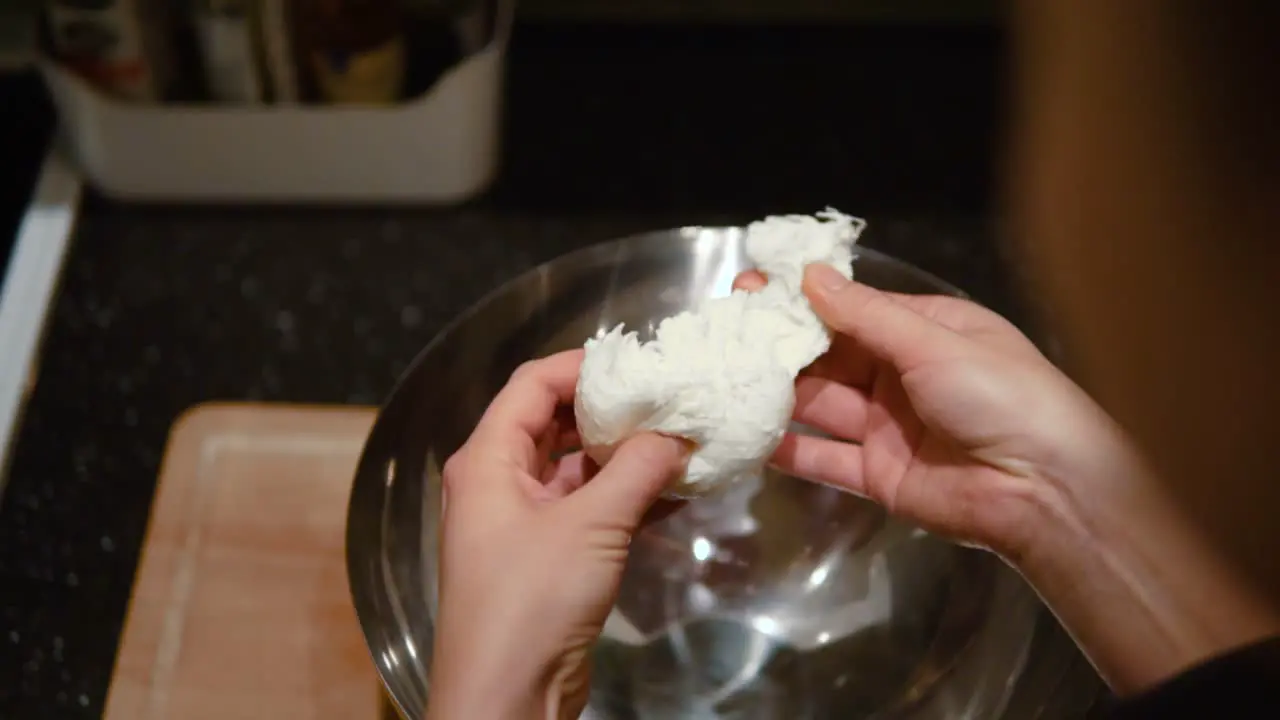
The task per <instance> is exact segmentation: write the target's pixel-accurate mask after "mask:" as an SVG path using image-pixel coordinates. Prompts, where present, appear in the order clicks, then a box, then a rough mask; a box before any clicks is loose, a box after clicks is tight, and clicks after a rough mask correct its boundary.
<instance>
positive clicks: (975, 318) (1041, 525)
mask: <svg viewBox="0 0 1280 720" xmlns="http://www.w3.org/2000/svg"><path fill="white" fill-rule="evenodd" d="M763 282H764V279H763V278H761V277H760V276H759V275H755V274H753V273H747V274H744V275H742V276H740V277H739V278H738V282H737V283H736V285H737V286H738V287H742V288H746V289H753V288H755V287H758V286H760V285H761V284H763ZM804 289H805V294H806V295H807V296H808V298H809V302H810V304H811V305H812V307H813V309H814V311H815V312H816V313H817V314H818V315H819V317H821V318H822V319H823V321H824V322H825V323H826V324H827V325H828V326H829V327H830V328H831V329H832V330H833V331H834V332H835V334H836V335H835V338H834V340H833V344H832V347H831V349H830V350H829V351H828V352H827V354H826V355H824V356H823V357H821V358H819V359H818V361H817V362H815V363H814V364H813V365H811V366H810V367H809V368H807V369H806V371H805V372H804V373H802V376H801V377H800V379H799V380H798V381H797V383H796V410H795V415H794V417H795V419H796V420H797V421H798V422H800V423H803V424H805V425H808V426H811V427H813V428H815V429H818V430H821V431H824V432H826V433H828V434H830V435H831V436H833V437H835V438H837V439H835V440H833V439H827V438H821V437H814V436H809V435H797V434H788V435H787V437H786V438H785V439H784V440H783V442H782V444H781V445H780V446H779V447H778V449H777V451H776V452H775V454H774V457H773V462H774V464H775V465H777V466H778V467H779V468H780V469H782V470H783V471H786V472H789V473H791V474H793V475H796V476H799V477H803V478H807V479H810V480H815V481H818V482H822V483H824V484H829V485H833V486H837V487H840V488H844V489H846V490H849V491H851V492H854V493H857V494H860V495H864V496H866V497H869V498H870V499H872V500H874V501H876V502H878V503H880V504H881V505H883V506H884V507H885V508H886V509H888V510H889V511H890V512H892V513H894V514H896V515H898V516H899V517H902V518H904V519H907V520H909V521H913V522H915V523H917V524H918V525H920V526H922V527H924V528H926V529H928V530H931V531H933V532H936V533H938V534H941V535H944V536H947V537H950V538H952V539H955V540H958V541H961V542H967V543H972V544H977V545H981V546H985V547H987V548H990V549H992V550H994V551H996V552H997V553H999V554H1001V555H1002V556H1004V557H1005V558H1006V559H1007V560H1009V561H1010V562H1011V564H1013V565H1014V566H1015V567H1016V568H1017V569H1018V570H1019V571H1021V572H1022V574H1023V575H1024V576H1025V577H1026V578H1027V579H1028V580H1029V581H1030V582H1031V584H1032V585H1034V586H1035V587H1036V589H1037V590H1038V591H1039V592H1040V594H1041V596H1042V597H1043V598H1044V599H1045V600H1046V602H1048V604H1049V605H1050V606H1051V607H1052V608H1053V610H1054V612H1055V613H1056V615H1057V616H1058V618H1059V620H1061V621H1062V622H1063V623H1064V625H1066V627H1067V629H1068V630H1069V632H1070V633H1071V635H1072V637H1073V638H1074V639H1075V640H1076V641H1077V642H1078V643H1080V645H1081V647H1082V649H1083V650H1084V651H1085V653H1086V654H1087V655H1088V656H1089V658H1090V660H1092V661H1093V663H1094V665H1095V667H1097V669H1098V671H1099V672H1100V673H1101V674H1102V676H1103V677H1104V678H1105V679H1106V680H1107V681H1108V683H1109V684H1110V685H1111V687H1112V688H1113V689H1114V690H1116V691H1118V692H1120V693H1126V692H1133V691H1137V690H1141V689H1144V688H1147V687H1150V686H1151V685H1153V684H1155V683H1158V682H1161V681H1163V680H1165V679H1167V678H1169V677H1172V676H1173V675H1174V674H1176V673H1177V672H1179V671H1181V670H1182V669H1184V668H1186V667H1188V666H1189V665H1191V664H1193V663H1195V662H1197V661H1200V660H1202V659H1204V658H1206V657H1210V656H1213V655H1214V654H1218V653H1221V652H1223V651H1224V650H1226V649H1229V648H1232V647H1237V646H1239V645H1241V644H1243V643H1246V642H1249V641H1251V640H1255V639H1257V638H1259V637H1265V636H1266V635H1268V634H1270V633H1273V632H1275V629H1276V627H1277V626H1278V624H1280V623H1278V621H1277V619H1276V616H1275V613H1273V612H1271V611H1270V609H1269V608H1267V607H1265V605H1263V604H1261V603H1259V602H1258V601H1257V598H1256V596H1255V595H1254V593H1253V592H1252V590H1251V589H1250V588H1248V587H1246V586H1245V585H1243V584H1242V583H1241V582H1240V581H1239V579H1238V578H1237V577H1235V576H1234V575H1233V573H1232V572H1231V569H1230V568H1229V567H1228V566H1227V565H1226V563H1224V562H1222V561H1221V559H1220V558H1218V557H1216V556H1215V555H1214V553H1213V552H1211V551H1210V550H1209V549H1208V548H1207V547H1206V546H1205V545H1204V544H1203V542H1202V541H1201V539H1200V538H1199V536H1198V534H1197V533H1195V532H1194V531H1193V530H1192V529H1191V528H1190V526H1189V525H1188V524H1187V523H1186V521H1185V520H1184V519H1183V518H1182V517H1180V515H1179V514H1178V513H1177V512H1176V510H1175V509H1174V508H1172V507H1171V506H1170V504H1169V502H1168V498H1167V497H1165V495H1164V494H1163V493H1162V492H1160V490H1159V485H1158V483H1157V482H1155V481H1154V480H1155V479H1154V477H1153V475H1152V474H1151V471H1150V469H1149V468H1148V467H1147V464H1146V462H1145V461H1144V459H1143V458H1142V457H1141V456H1140V455H1139V453H1138V452H1137V451H1136V449H1135V448H1134V446H1133V444H1132V443H1131V442H1130V440H1129V439H1128V437H1127V435H1126V433H1125V432H1123V431H1122V430H1121V428H1120V427H1119V426H1118V425H1117V424H1116V423H1115V422H1114V421H1113V420H1112V419H1111V418H1110V417H1109V416H1108V415H1107V414H1106V412H1104V411H1103V410H1102V408H1101V407H1100V406H1098V405H1097V404H1096V403H1095V402H1094V401H1093V400H1092V399H1091V398H1090V397H1089V396H1088V395H1087V394H1085V392H1084V391H1083V390H1081V389H1080V388H1079V387H1077V386H1076V385H1075V384H1074V383H1072V382H1071V381H1070V380H1069V379H1068V378H1067V377H1066V376H1065V375H1064V374H1063V373H1061V372H1060V371H1058V370H1057V369H1056V368H1055V367H1054V366H1053V364H1052V363H1050V362H1049V361H1048V359H1046V358H1045V357H1044V356H1043V355H1041V354H1040V352H1039V351H1038V350H1037V349H1036V348H1035V346H1034V345H1033V344H1032V343H1031V342H1030V341H1029V340H1028V339H1027V338H1026V337H1025V336H1023V335H1022V333H1020V332H1019V331H1018V330H1017V329H1016V328H1015V327H1014V326H1013V325H1012V324H1011V323H1009V322H1008V321H1006V320H1004V319H1003V318H1001V317H1000V316H998V315H996V314H995V313H993V312H991V311H989V310H986V309H984V308H982V307H980V306H978V305H976V304H974V303H971V302H968V301H965V300H961V299H957V298H952V297H937V296H917V295H899V294H893V293H885V292H880V291H878V290H875V289H872V288H870V287H867V286H866V285H863V284H861V283H856V282H850V281H848V280H846V279H844V278H843V277H841V276H840V275H839V274H838V273H836V272H834V271H832V270H830V269H829V268H826V267H822V266H811V267H810V268H808V270H807V271H806V273H805V281H804ZM849 441H852V442H849Z"/></svg>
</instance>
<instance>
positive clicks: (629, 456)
mask: <svg viewBox="0 0 1280 720" xmlns="http://www.w3.org/2000/svg"><path fill="white" fill-rule="evenodd" d="M688 458H689V443H688V441H686V440H682V439H680V438H673V437H668V436H666V435H658V434H656V433H642V434H640V435H637V436H635V437H632V438H630V439H628V440H626V441H624V442H623V443H622V444H621V445H620V446H618V448H617V450H615V451H614V453H613V456H612V457H610V458H609V462H608V463H606V464H605V466H604V467H603V468H602V469H601V470H600V472H598V473H596V476H595V477H593V478H591V481H590V482H588V483H587V484H586V485H584V486H582V487H581V488H580V489H579V490H578V491H577V492H575V493H573V494H572V495H571V496H569V498H568V499H569V500H570V501H572V502H577V503H579V504H582V505H584V506H586V508H587V509H586V512H588V513H589V514H590V515H591V516H592V517H598V518H601V519H608V520H610V521H614V522H620V523H623V524H625V526H626V527H627V528H628V529H635V527H636V526H638V525H639V524H640V520H641V518H643V517H644V513H645V511H646V510H648V509H649V506H650V505H652V504H653V503H654V501H656V500H657V499H658V497H659V496H660V495H662V491H663V490H665V489H666V487H667V484H668V483H670V482H671V480H673V479H674V478H675V477H676V476H678V475H679V474H680V473H681V472H683V471H684V467H685V463H686V462H688Z"/></svg>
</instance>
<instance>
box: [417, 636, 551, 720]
mask: <svg viewBox="0 0 1280 720" xmlns="http://www.w3.org/2000/svg"><path fill="white" fill-rule="evenodd" d="M469 640H470V641H469V642H465V643H462V644H455V643H450V642H449V641H448V638H447V637H446V633H441V634H439V635H437V636H436V644H435V648H434V650H433V653H432V661H431V671H430V681H429V683H428V688H427V691H428V702H427V720H471V718H494V720H554V718H555V717H556V716H555V713H556V708H557V707H558V702H557V696H556V695H555V694H554V687H552V685H553V684H554V683H553V682H552V679H551V676H550V673H548V672H547V671H546V670H545V668H544V667H543V666H541V665H540V664H538V663H535V662H530V661H528V660H527V659H526V658H524V657H520V656H519V653H512V652H509V649H510V648H508V647H506V645H505V643H503V644H502V645H501V646H497V645H491V644H489V643H485V642H483V639H482V638H470V639H469ZM490 650H492V651H490Z"/></svg>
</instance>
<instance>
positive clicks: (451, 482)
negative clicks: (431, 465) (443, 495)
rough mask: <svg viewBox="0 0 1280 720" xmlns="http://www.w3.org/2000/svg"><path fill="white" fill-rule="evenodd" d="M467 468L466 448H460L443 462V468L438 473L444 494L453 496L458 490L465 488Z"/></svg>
mask: <svg viewBox="0 0 1280 720" xmlns="http://www.w3.org/2000/svg"><path fill="white" fill-rule="evenodd" d="M467 466H468V462H467V453H466V448H460V449H459V450H458V451H457V452H455V453H454V454H453V455H450V456H449V459H448V460H445V461H444V467H443V468H442V469H441V472H440V482H441V484H442V485H443V486H444V489H445V492H448V493H450V494H455V493H457V491H458V489H459V488H461V487H465V486H466V484H467V482H466V476H467Z"/></svg>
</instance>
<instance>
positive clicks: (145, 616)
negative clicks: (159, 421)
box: [105, 404, 383, 720]
mask: <svg viewBox="0 0 1280 720" xmlns="http://www.w3.org/2000/svg"><path fill="white" fill-rule="evenodd" d="M373 416H374V413H373V411H372V410H371V409H367V408H327V407H301V406H277V405H250V404H243V405H224V404H218V405H202V406H198V407H196V408H193V409H192V410H190V411H188V412H187V413H186V414H184V415H183V416H182V417H181V418H180V419H179V420H178V422H177V423H176V424H175V425H174V428H173V430H172V432H171V434H170V436H169V443H168V447H167V449H166V451H165V457H164V463H163V465H162V467H161V475H160V481H159V485H158V487H157V491H156V492H157V494H156V499H155V502H154V503H153V505H152V510H151V522H150V525H149V527H148V530H147V537H146V542H145V544H144V545H143V551H142V562H141V565H140V566H139V570H138V574H137V578H136V580H135V582H134V587H133V596H132V598H131V599H130V602H129V613H128V617H127V618H126V621H125V626H124V635H123V638H122V640H121V645H120V651H119V654H118V656H117V658H116V667H115V672H114V675H113V676H112V681H111V688H110V690H109V693H108V697H107V707H106V714H105V718H106V720H169V719H170V718H172V719H175V720H176V719H181V720H206V719H208V720H215V719H216V720H257V719H258V718H263V719H265V718H272V719H273V720H276V719H278V718H289V719H290V720H294V719H297V720H308V719H314V720H320V719H322V718H335V719H336V718H342V719H343V720H366V719H367V720H376V719H377V718H379V717H380V714H381V713H382V712H383V710H382V705H381V702H382V701H381V688H380V684H379V682H378V679H377V676H376V674H375V671H374V667H373V664H372V662H371V660H370V659H369V654H368V651H367V650H366V648H365V644H364V639H363V636H362V635H361V633H360V628H359V625H358V624H357V621H356V616H355V611H354V610H353V609H352V606H351V598H350V594H349V592H348V590H347V575H346V567H345V561H344V556H343V535H344V527H345V523H346V506H347V493H348V491H349V489H350V487H351V479H352V473H353V471H354V468H355V465H356V461H357V459H358V456H359V454H360V450H361V448H362V446H363V444H364V440H365V437H366V436H367V434H368V432H369V427H370V425H371V423H372V421H373Z"/></svg>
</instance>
